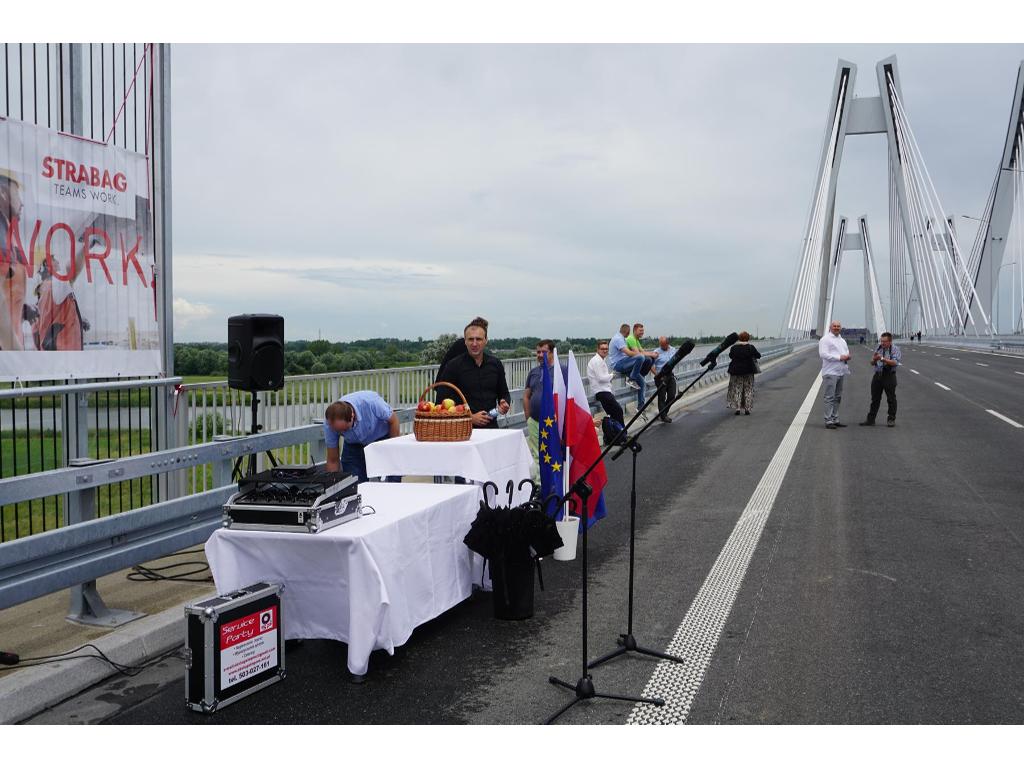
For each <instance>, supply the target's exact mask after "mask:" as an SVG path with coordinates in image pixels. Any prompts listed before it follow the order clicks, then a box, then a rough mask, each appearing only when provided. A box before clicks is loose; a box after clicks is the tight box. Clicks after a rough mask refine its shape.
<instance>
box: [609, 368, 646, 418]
mask: <svg viewBox="0 0 1024 768" xmlns="http://www.w3.org/2000/svg"><path fill="white" fill-rule="evenodd" d="M652 365H654V361H653V360H651V358H649V357H641V356H639V355H636V356H634V357H624V358H622V359H621V360H619V361H618V362H617V363H615V364H614V365H613V366H612V368H614V369H615V370H616V371H617V372H618V373H624V374H626V376H628V377H629V378H631V379H632V380H633V381H635V382H636V383H637V384H638V385H639V387H640V389H638V390H637V393H636V407H637V408H640V406H642V405H643V404H644V400H646V399H647V382H646V381H645V380H644V376H646V375H647V374H648V372H650V370H651V366H652Z"/></svg>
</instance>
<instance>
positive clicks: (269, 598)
mask: <svg viewBox="0 0 1024 768" xmlns="http://www.w3.org/2000/svg"><path fill="white" fill-rule="evenodd" d="M283 591H284V585H282V584H267V583H263V582H260V583H257V584H252V585H250V586H248V587H243V588H242V589H239V590H236V591H235V592H230V593H228V594H224V595H218V596H217V597H214V598H210V599H208V600H203V601H202V602H199V603H193V604H191V605H186V606H185V705H186V706H187V707H188V708H189V709H192V710H195V711H197V712H204V713H206V714H210V713H212V712H215V711H217V709H220V708H222V707H225V706H227V705H228V704H231V703H233V702H235V701H238V700H239V699H241V698H244V697H246V696H248V695H249V694H252V693H255V692H256V691H258V690H260V689H262V688H266V687H267V686H268V685H273V684H274V683H276V682H279V681H280V680H283V679H284V678H285V650H284V631H283V623H282V622H283V617H282V613H281V593H282V592H283ZM225 678H227V679H225Z"/></svg>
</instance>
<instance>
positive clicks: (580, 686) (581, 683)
mask: <svg viewBox="0 0 1024 768" xmlns="http://www.w3.org/2000/svg"><path fill="white" fill-rule="evenodd" d="M714 367H715V366H714V364H713V363H712V364H711V365H710V366H709V367H708V369H707V370H705V371H704V372H703V373H701V375H700V376H698V377H697V378H695V379H694V380H693V381H692V382H691V383H690V385H689V386H687V387H686V389H684V390H683V391H682V392H680V393H678V394H677V395H676V396H675V397H674V398H673V399H672V400H671V401H670V402H668V403H666V404H665V407H664V408H663V409H662V410H661V412H659V415H663V413H664V412H667V411H668V409H669V408H671V407H672V405H673V404H674V403H675V402H676V401H678V400H679V398H681V397H682V396H683V395H684V394H685V393H686V392H687V391H688V390H689V389H690V387H692V386H693V385H694V384H696V383H697V382H698V381H700V380H701V379H702V378H703V377H704V375H705V374H706V373H707V372H708V371H710V370H711V369H712V368H714ZM669 373H671V372H669ZM661 386H663V382H659V383H658V389H659V390H660V387H661ZM657 397H658V391H657V390H656V391H655V393H654V394H653V395H651V396H650V397H649V398H648V399H647V402H645V403H644V404H643V406H642V407H641V408H639V409H638V410H637V412H636V413H635V414H633V418H632V419H630V420H629V423H628V424H626V425H625V426H624V427H623V428H622V429H621V430H620V431H619V433H618V434H617V435H616V436H615V438H614V439H613V440H612V441H611V442H610V443H609V444H608V445H606V446H605V447H604V450H602V451H601V453H600V455H599V456H598V457H597V458H596V459H594V461H593V463H591V465H590V466H589V467H587V469H586V470H585V471H584V473H583V474H582V475H581V476H580V477H579V479H578V480H576V482H575V483H573V486H572V488H571V489H570V490H569V493H568V494H566V496H565V497H563V498H562V499H561V500H560V501H559V504H560V505H561V506H565V505H566V502H567V501H568V500H569V496H570V495H572V494H574V493H575V494H576V496H577V497H578V498H579V499H580V506H581V508H582V510H583V512H582V514H581V516H580V518H581V521H582V523H583V556H582V557H581V569H582V575H583V589H582V595H581V597H582V599H581V604H582V629H581V639H582V643H581V645H582V659H583V664H582V667H583V668H582V671H581V674H580V677H579V679H578V680H577V681H576V684H575V685H573V684H572V683H568V682H566V681H565V680H560V679H559V678H557V677H555V676H554V675H552V676H550V677H549V678H548V682H549V683H551V684H552V685H557V686H559V687H560V688H565V689H567V690H569V691H572V692H573V694H574V696H573V699H572V701H570V702H569V703H568V704H566V705H565V706H563V707H562V708H561V709H559V710H558V711H557V712H555V713H554V714H553V715H551V717H549V718H548V719H547V720H545V721H544V724H545V725H551V724H552V723H553V722H555V720H557V719H558V718H559V717H561V716H562V715H563V714H565V713H566V712H568V711H569V710H570V709H571V708H572V707H573V706H575V705H576V704H579V703H580V702H581V701H586V700H587V699H614V700H617V701H633V702H640V703H643V704H653V705H655V706H657V707H662V706H664V705H665V700H664V699H662V698H647V697H641V696H621V695H617V694H610V693H598V692H597V690H596V689H595V688H594V680H593V678H592V676H591V674H590V668H591V667H593V666H596V665H597V664H599V663H601V660H600V659H599V660H598V661H596V662H595V663H594V664H590V663H589V662H588V660H587V636H588V628H587V573H588V563H587V530H588V529H589V527H590V526H589V524H588V523H589V520H588V519H587V501H588V499H589V498H590V496H591V495H592V494H593V492H594V491H593V488H591V486H590V485H589V484H588V483H587V478H588V477H589V476H590V474H591V472H593V471H594V469H595V468H596V467H597V466H598V465H599V464H600V463H601V461H602V460H603V459H604V457H605V456H607V455H608V454H609V453H610V452H611V450H612V448H614V447H615V446H616V445H618V444H619V443H620V442H621V438H622V437H623V435H625V434H627V433H628V431H629V428H630V427H631V426H632V425H633V423H634V422H635V421H636V420H637V419H638V418H640V414H641V413H643V412H644V410H646V409H647V407H648V406H649V405H650V404H651V402H653V401H654V400H655V399H656V398H657ZM653 423H654V422H653V420H652V421H651V422H649V423H648V424H646V425H645V426H644V428H643V429H641V430H640V432H638V433H637V435H636V437H639V436H640V435H641V434H642V433H643V432H644V431H645V430H646V429H647V427H649V426H650V425H651V424H653ZM635 439H636V438H631V442H634V443H635ZM623 450H626V447H625V445H623V447H622V448H621V449H620V454H619V455H621V451H623ZM633 458H634V464H633V489H632V492H631V502H630V506H631V515H630V560H629V584H630V591H629V597H630V627H629V633H628V635H629V636H632V616H633V540H634V538H635V534H634V531H635V521H636V515H635V511H636V454H634V455H633ZM634 645H635V641H634ZM636 649H639V646H636ZM625 650H635V649H633V648H630V649H625ZM625 650H621V649H620V650H617V651H615V652H613V654H612V655H618V654H619V653H625ZM645 651H646V649H645ZM650 653H652V654H657V653H658V652H657V651H653V652H650ZM659 655H661V654H659ZM665 658H668V659H671V660H673V661H681V659H678V658H676V657H672V656H668V655H665Z"/></svg>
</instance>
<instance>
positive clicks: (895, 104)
mask: <svg viewBox="0 0 1024 768" xmlns="http://www.w3.org/2000/svg"><path fill="white" fill-rule="evenodd" d="M875 72H876V75H877V77H878V89H879V95H878V96H870V97H855V96H853V87H854V84H855V82H856V77H857V67H856V65H854V64H852V63H851V62H848V61H843V60H840V61H839V63H838V65H837V66H836V76H835V83H834V86H833V89H832V99H831V101H830V102H829V111H828V117H827V120H826V123H825V137H824V141H823V142H822V149H821V157H820V160H819V165H818V175H817V177H816V183H815V188H814V194H813V195H812V200H811V210H810V214H809V216H808V222H807V227H806V229H805V232H804V239H803V246H802V250H801V255H800V260H799V263H798V265H797V271H796V276H795V277H794V280H793V287H792V289H791V291H790V301H789V307H788V312H787V315H786V319H785V321H784V323H783V330H782V334H783V336H785V337H786V338H791V339H793V338H797V339H798V338H806V337H808V336H812V335H819V336H820V335H821V334H822V333H823V332H824V330H825V328H826V327H827V324H828V322H829V320H830V319H831V318H830V314H831V311H832V307H833V305H834V300H835V296H834V294H833V291H832V290H831V289H832V287H833V286H834V285H835V284H836V279H835V274H834V272H835V271H836V270H837V268H838V263H839V259H838V258H837V256H836V255H838V254H841V253H842V242H841V240H842V238H840V239H839V240H837V241H836V247H835V251H834V254H836V255H833V248H832V244H833V225H834V222H835V204H836V183H837V180H838V178H839V169H840V167H841V165H842V158H843V147H844V145H845V142H846V137H847V136H856V135H865V134H879V133H882V134H885V135H886V136H887V137H888V147H889V217H890V220H889V246H890V247H889V258H890V286H889V289H890V300H889V308H890V317H889V322H888V325H887V326H886V325H885V322H884V321H885V318H884V316H883V318H882V323H879V321H878V319H877V318H876V317H875V316H874V312H875V309H874V307H873V306H872V307H870V311H869V312H868V313H866V321H867V322H868V323H869V324H871V323H875V324H876V327H875V328H873V329H872V330H873V331H875V333H881V332H882V331H883V330H889V331H892V332H894V333H897V334H899V335H908V334H910V333H913V332H914V331H915V330H922V331H924V332H926V333H929V334H942V335H956V334H961V333H964V331H965V330H966V329H967V328H970V329H972V330H973V332H974V333H976V334H980V333H990V332H991V329H990V328H989V315H988V312H987V308H986V307H984V306H983V303H982V301H981V300H979V298H978V294H977V291H976V290H975V280H974V279H973V277H972V276H971V275H970V274H969V272H968V270H967V266H966V264H965V261H964V259H963V257H962V255H961V254H960V252H959V245H958V244H957V241H956V235H955V232H954V231H953V229H952V226H951V223H950V221H951V220H950V218H949V217H948V216H947V215H946V214H945V211H944V209H943V207H942V203H941V201H940V200H939V196H938V193H937V192H936V191H935V185H934V184H933V183H932V179H931V175H930V174H929V173H928V169H927V167H926V166H925V163H924V159H923V157H922V156H921V151H920V148H919V147H918V145H917V139H916V138H915V136H914V132H913V130H912V129H911V127H910V122H909V118H908V116H907V111H906V107H905V106H904V104H903V97H902V90H901V88H900V81H899V75H898V73H897V70H896V58H895V57H889V58H887V59H883V60H882V61H880V62H878V64H877V65H876V67H875ZM843 222H845V220H843ZM938 222H941V224H937V223H938ZM841 226H842V228H843V229H844V230H845V224H844V223H842V222H841ZM864 229H865V221H864V218H863V217H862V221H861V233H859V234H860V235H861V236H863V234H864ZM868 248H869V250H870V245H869V246H868ZM868 258H869V259H870V265H871V270H870V272H871V273H874V264H875V259H874V255H873V254H870V256H869V257H868ZM908 267H909V269H908ZM865 282H866V283H867V282H868V277H867V273H866V276H865ZM875 290H876V292H877V281H876V285H875ZM869 293H870V287H869V286H866V292H865V301H866V302H867V301H868V294H869ZM880 303H881V302H880V300H879V304H880ZM915 321H916V322H918V323H919V324H918V325H917V327H916V328H913V327H911V324H912V323H913V322H915Z"/></svg>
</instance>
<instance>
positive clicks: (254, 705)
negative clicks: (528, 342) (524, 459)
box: [37, 348, 1024, 724]
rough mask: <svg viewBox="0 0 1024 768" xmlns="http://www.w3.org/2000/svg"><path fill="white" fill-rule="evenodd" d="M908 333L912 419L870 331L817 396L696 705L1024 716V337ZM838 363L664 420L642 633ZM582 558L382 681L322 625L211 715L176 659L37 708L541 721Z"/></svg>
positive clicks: (646, 536) (964, 719)
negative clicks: (890, 412) (874, 410)
mask: <svg viewBox="0 0 1024 768" xmlns="http://www.w3.org/2000/svg"><path fill="white" fill-rule="evenodd" d="M905 352H906V356H905V361H904V367H903V369H901V371H900V373H899V387H898V389H897V393H898V396H899V399H900V411H899V416H898V418H897V422H898V425H897V427H896V428H894V429H888V428H886V427H885V426H875V427H873V428H865V427H859V426H857V422H859V421H861V420H862V419H863V416H864V414H865V413H866V410H867V404H868V399H869V395H868V383H869V379H870V373H869V370H868V356H869V355H868V352H867V350H865V349H863V348H859V349H855V350H854V355H855V359H854V361H853V375H852V376H851V377H850V379H849V380H848V381H847V388H846V393H845V396H844V401H843V404H842V409H841V418H842V420H843V421H844V422H845V423H847V424H850V426H849V427H848V428H847V429H840V430H825V429H824V426H823V419H822V416H821V407H820V394H819V396H818V398H816V400H815V403H814V407H813V410H812V413H811V416H810V418H809V419H808V421H807V424H806V427H805V428H804V429H803V432H802V434H801V436H800V440H799V443H798V444H797V447H796V452H795V454H794V456H793V460H792V462H791V464H790V465H789V467H788V471H787V473H786V475H785V477H784V480H783V482H782V485H781V488H780V489H779V492H778V496H777V498H776V499H775V503H774V506H773V507H772V509H771V512H770V514H769V516H768V518H767V522H766V524H765V527H764V530H763V534H762V535H761V538H760V541H759V543H758V545H757V547H756V549H755V550H754V553H753V557H752V559H751V560H750V562H749V568H748V569H747V570H746V572H745V576H744V578H743V581H742V585H741V587H740V589H739V592H738V594H737V596H736V601H735V604H734V605H733V606H732V610H731V612H729V613H728V618H727V619H726V620H725V624H724V626H723V627H722V631H721V633H720V635H717V636H711V635H709V636H708V637H707V638H703V641H705V642H707V643H710V646H709V647H711V648H713V649H714V652H713V654H712V655H711V660H710V663H709V665H708V667H707V669H706V670H705V672H704V674H703V675H702V677H701V678H700V679H699V683H698V686H697V691H696V695H695V697H694V699H693V704H692V708H691V709H690V711H689V714H688V717H687V719H686V721H687V722H690V723H730V722H745V723H975V722H1017V723H1020V722H1022V721H1024V663H1022V662H1024V610H1022V608H1024V605H1022V603H1024V558H1022V555H1024V520H1022V519H1021V515H1020V510H1021V498H1022V491H1024V476H1022V461H1021V457H1022V456H1024V429H1018V428H1015V427H1013V426H1011V425H1010V424H1008V423H1006V422H1005V421H1002V420H1000V419H998V418H996V417H995V416H992V415H991V414H989V413H988V412H987V410H989V409H991V410H995V411H998V412H999V413H1001V414H1003V415H1004V416H1006V417H1007V418H1010V419H1012V420H1015V421H1017V422H1019V423H1024V404H1022V403H1021V402H1020V397H1019V393H1020V392H1021V391H1022V390H1021V386H1022V385H1024V375H1018V374H1017V373H1015V371H1016V370H1020V371H1024V359H1017V360H1013V359H1007V358H995V357H991V356H982V355H976V354H973V353H966V352H964V353H957V352H947V351H944V350H941V349H934V350H929V349H927V348H925V349H922V350H918V349H913V350H911V349H906V350H905ZM936 355H938V356H936ZM949 355H952V356H954V357H958V358H960V360H956V361H954V360H949V359H948V357H947V356H949ZM975 358H976V359H975ZM976 362H982V363H986V364H987V365H986V366H979V365H976V364H975V363H976ZM818 368H819V364H818V362H817V358H816V356H815V355H814V354H813V352H808V353H804V354H802V355H798V356H797V357H795V358H794V359H792V360H790V361H788V362H785V363H782V364H780V365H778V366H776V367H775V368H773V369H772V370H770V371H768V372H766V373H765V374H763V375H762V376H760V377H759V379H758V389H757V400H756V403H755V408H754V412H753V414H752V415H750V416H742V415H741V416H734V415H733V414H732V412H731V411H727V410H726V409H725V407H724V404H723V399H724V398H723V396H722V395H716V396H715V397H713V398H712V399H709V400H706V401H704V402H702V403H699V404H697V405H696V406H694V407H692V408H691V409H690V411H689V412H688V413H687V414H686V415H685V416H683V417H681V418H677V419H676V421H675V422H674V423H673V424H671V425H665V426H659V427H658V428H657V429H653V430H651V432H650V435H649V437H647V439H645V440H644V443H643V451H642V452H641V454H640V455H639V459H638V481H639V489H640V490H639V506H638V538H637V558H638V561H637V562H638V569H637V602H636V624H635V633H636V635H637V639H638V640H639V641H640V642H641V643H643V644H645V645H648V646H651V647H654V648H659V649H663V648H665V647H666V646H667V645H668V643H669V642H670V640H671V638H672V637H673V635H674V633H675V632H676V629H677V627H678V626H679V624H680V622H681V621H682V620H683V617H684V615H685V614H686V613H687V610H688V609H689V608H690V606H691V603H693V601H694V597H695V596H696V595H697V593H698V591H699V590H700V588H701V585H702V583H703V582H704V580H705V577H706V576H707V575H708V572H709V571H710V570H711V568H712V565H713V564H714V563H715V561H716V558H717V557H718V556H719V553H720V552H721V551H722V548H723V545H725V544H726V541H727V539H728V538H729V535H730V533H731V532H732V531H733V529H734V527H735V526H736V523H737V520H738V519H739V517H740V514H741V512H742V511H743V509H744V507H745V506H746V505H747V502H748V500H749V499H750V498H751V495H752V493H753V492H754V489H755V487H757V485H758V482H759V481H760V480H761V477H762V475H763V474H764V472H765V469H766V468H767V467H768V465H769V462H770V461H771V459H772V456H773V455H774V453H775V451H776V449H777V448H778V446H779V444H780V441H782V439H783V436H784V435H785V434H786V431H787V429H788V428H789V427H790V424H791V422H793V419H794V415H795V414H796V412H797V410H798V408H799V407H800V404H801V403H802V402H803V401H804V398H805V397H806V395H807V393H808V390H809V389H810V387H811V386H812V384H813V383H814V381H815V380H816V378H817V375H818ZM911 368H913V369H914V370H917V371H918V373H917V374H912V373H911V372H910V369H911ZM1017 379H1021V380H1022V381H1019V382H1018V381H1017ZM935 381H939V382H941V383H943V384H944V385H945V386H948V387H949V390H944V389H941V388H940V387H938V386H936V384H935V383H934V382H935ZM883 409H884V402H883ZM628 462H629V459H628V457H624V458H623V459H621V460H620V461H618V462H615V463H613V464H611V465H610V466H609V477H610V483H609V487H608V488H607V489H606V501H607V505H608V510H609V515H608V518H606V519H605V520H604V521H602V522H600V523H599V524H598V525H596V526H595V527H594V528H593V529H592V533H591V536H590V545H591V549H590V551H591V558H590V560H591V579H590V585H591V590H590V609H591V621H590V648H589V655H590V657H591V658H593V657H595V656H597V655H599V654H600V653H603V652H605V651H607V650H611V649H612V648H613V647H614V641H615V638H616V636H617V634H618V633H619V632H622V631H624V630H625V608H626V606H625V596H626V577H627V565H628V559H627V556H628V551H627V541H628V539H627V537H628V523H629V514H628V490H629V469H630V468H629V464H628ZM578 562H579V561H577V562H576V563H573V564H563V563H554V562H546V563H545V570H544V578H545V585H546V587H547V589H546V591H544V592H539V591H538V593H537V600H536V615H535V617H534V618H533V619H530V620H528V621H524V622H514V623H508V622H499V621H496V620H494V619H493V618H491V607H490V598H489V595H486V594H480V593H477V594H475V595H474V596H473V597H471V598H470V599H469V600H467V601H466V602H464V603H463V604H462V605H460V606H457V607H456V608H454V609H452V610H451V611H449V612H447V613H446V614H444V615H443V616H441V617H439V618H438V619H436V620H435V621H433V622H431V623H429V624H428V625H425V626H423V627H421V628H419V629H417V630H416V632H415V633H414V634H413V636H412V638H411V639H410V641H409V642H408V643H407V644H406V645H405V646H404V647H402V648H399V649H398V650H397V651H396V653H395V655H394V656H393V657H390V656H388V655H387V654H386V653H384V652H382V651H381V652H376V653H375V654H374V655H373V657H372V658H371V662H370V675H369V677H368V679H367V682H366V683H364V684H362V685H353V684H352V683H350V682H349V680H348V674H347V672H346V670H345V663H344V660H345V649H344V646H343V645H342V644H339V643H333V642H325V641H307V642H306V643H305V644H304V645H302V646H300V647H299V648H297V649H295V650H294V651H291V652H290V653H289V654H288V671H289V676H288V678H287V679H286V680H285V681H284V682H283V683H281V684H279V685H276V686H272V687H271V688H268V689H266V690H264V691H261V692H259V693H257V694H255V695H254V696H251V697H249V698H248V699H245V700H243V701H241V702H238V703H236V704H234V705H232V706H230V707H228V708H226V709H224V710H223V711H221V712H218V713H216V714H215V715H213V716H203V715H198V714H195V713H192V712H189V711H187V710H186V709H185V708H184V704H183V698H184V695H183V680H182V667H181V662H180V661H177V660H169V661H166V662H164V663H162V664H161V665H159V666H157V667H154V668H153V669H150V670H147V671H145V672H143V673H142V674H141V675H139V676H138V677H135V678H132V679H130V680H128V679H124V678H122V679H120V680H114V681H112V682H109V683H106V684H104V685H101V686H98V687H97V688H95V689H93V690H92V691H89V692H87V693H85V694H83V695H81V696H79V697H77V698H76V699H74V700H72V701H71V702H68V703H66V704H64V705H62V706H61V707H58V708H57V709H55V710H52V711H50V712H49V713H44V715H42V716H40V717H39V718H37V720H38V721H45V722H70V721H74V722H117V723H209V724H217V723H467V722H468V723H534V722H539V721H541V720H543V719H544V718H545V717H546V716H547V715H548V714H550V713H551V712H553V711H554V710H556V709H558V708H559V707H560V706H561V705H562V704H564V703H566V702H567V701H568V696H569V694H568V693H566V692H564V691H561V690H560V689H558V688H555V687H553V686H551V685H549V684H548V683H547V678H548V675H550V674H555V675H558V676H560V677H563V678H565V679H567V680H570V681H575V679H576V678H577V677H579V675H580V668H581V649H580V629H579V627H580V621H579V616H580V601H579V598H580V576H579V568H578ZM657 666H658V664H657V662H655V661H652V660H650V659H647V658H644V657H641V656H629V657H625V658H620V659H618V660H616V661H614V662H612V663H610V664H607V665H605V666H602V667H600V668H599V669H597V670H595V671H594V681H595V684H596V686H597V688H598V690H599V691H602V692H609V693H622V694H630V695H639V694H640V692H641V691H642V690H643V688H644V686H645V684H646V683H647V681H648V680H649V678H650V677H651V675H652V673H654V672H655V669H656V668H657ZM632 708H633V707H632V705H631V704H628V703H624V702H613V701H608V700H595V701H590V702H586V703H584V704H581V705H580V706H577V707H574V708H573V709H572V710H570V712H569V713H567V714H566V716H565V717H564V718H563V720H562V722H566V723H623V722H625V721H626V718H627V717H628V716H629V714H630V712H631V710H632Z"/></svg>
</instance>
